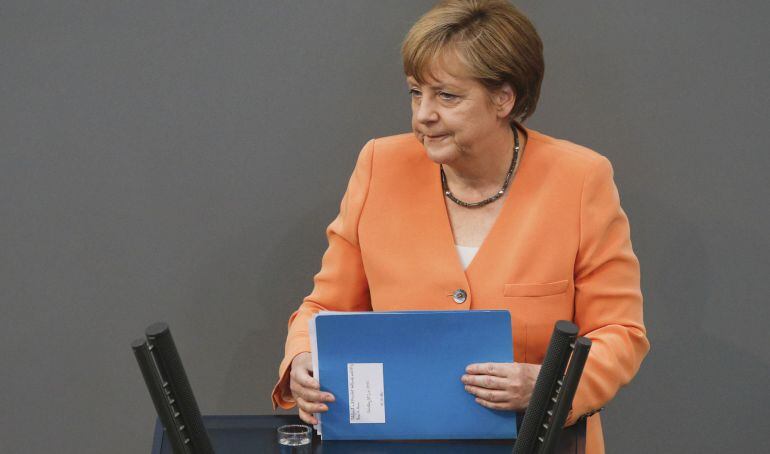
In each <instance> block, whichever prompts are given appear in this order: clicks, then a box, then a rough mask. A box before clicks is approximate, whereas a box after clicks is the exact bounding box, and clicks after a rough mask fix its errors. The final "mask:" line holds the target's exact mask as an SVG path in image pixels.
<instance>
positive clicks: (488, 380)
mask: <svg viewBox="0 0 770 454" xmlns="http://www.w3.org/2000/svg"><path fill="white" fill-rule="evenodd" d="M461 381H462V382H463V383H464V384H466V385H473V386H479V387H481V388H487V389H505V388H506V385H507V382H506V381H505V380H504V379H502V378H498V377H493V376H491V375H463V376H462V378H461Z"/></svg>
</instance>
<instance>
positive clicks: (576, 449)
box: [152, 415, 586, 454]
mask: <svg viewBox="0 0 770 454" xmlns="http://www.w3.org/2000/svg"><path fill="white" fill-rule="evenodd" d="M203 424H204V426H205V427H206V431H207V432H208V434H209V438H210V439H211V443H212V445H213V446H214V449H215V450H216V452H217V453H218V454H254V453H257V452H258V453H281V452H308V453H311V452H312V453H314V454H321V453H323V454H354V453H367V454H390V453H399V454H400V453H407V454H410V453H425V452H431V453H432V452H437V453H458V454H459V453H468V452H473V453H481V454H485V453H490V454H492V453H499V454H510V453H511V452H512V450H513V443H514V440H513V439H511V440H419V441H412V440H409V441H390V440H388V441H331V440H327V441H322V440H321V438H320V437H319V436H318V435H314V437H313V442H312V444H311V447H310V448H309V449H307V450H306V451H290V450H288V449H287V447H283V451H282V446H281V445H280V444H278V437H277V436H276V429H277V428H278V427H280V426H283V425H286V424H305V423H304V422H302V421H301V420H300V419H299V417H298V416H295V415H246V416H230V415H226V416H225V415H223V416H217V415H204V416H203ZM585 424H586V423H585V420H584V419H581V420H579V421H578V422H577V423H576V424H575V425H573V426H570V427H567V428H565V429H564V431H563V432H562V434H561V437H560V438H559V446H558V448H557V451H556V452H558V453H559V454H568V453H569V454H584V453H585V434H586V426H585ZM152 454H173V452H172V450H171V445H170V443H169V442H168V440H167V439H166V437H165V433H164V430H163V426H162V425H161V423H160V421H159V420H158V421H156V423H155V436H154V438H153V443H152Z"/></svg>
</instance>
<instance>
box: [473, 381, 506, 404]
mask: <svg viewBox="0 0 770 454" xmlns="http://www.w3.org/2000/svg"><path fill="white" fill-rule="evenodd" d="M465 390H466V391H468V392H469V393H471V394H473V395H474V396H476V397H478V398H479V399H482V400H485V401H487V402H496V403H500V402H507V401H508V395H507V394H506V393H505V391H492V390H489V389H485V388H479V387H478V386H470V385H465Z"/></svg>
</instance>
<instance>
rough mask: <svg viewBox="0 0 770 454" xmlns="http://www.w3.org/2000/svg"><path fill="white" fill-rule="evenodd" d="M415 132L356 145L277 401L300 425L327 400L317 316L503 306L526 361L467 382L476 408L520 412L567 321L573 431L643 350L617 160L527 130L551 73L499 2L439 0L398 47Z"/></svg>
mask: <svg viewBox="0 0 770 454" xmlns="http://www.w3.org/2000/svg"><path fill="white" fill-rule="evenodd" d="M402 56H403V62H404V71H405V74H406V82H407V86H408V89H409V93H410V96H411V103H412V133H409V134H401V135H397V136H390V137H384V138H378V139H372V140H371V141H369V142H368V143H367V144H366V145H365V146H364V148H363V150H362V151H361V154H360V156H359V158H358V162H357V164H356V168H355V170H354V172H353V175H352V177H351V179H350V183H349V185H348V188H347V191H346V193H345V196H344V197H343V200H342V204H341V207H340V213H339V215H338V217H337V218H336V219H335V220H334V221H333V222H332V223H331V224H330V225H329V227H328V229H327V237H328V240H329V247H328V249H327V251H326V253H325V254H324V257H323V262H322V266H321V271H320V272H319V273H318V274H317V275H316V277H315V287H314V289H313V292H312V293H311V294H310V295H309V296H308V297H307V298H305V300H304V302H303V303H302V305H301V306H300V307H299V309H298V310H297V311H296V312H295V313H294V314H292V316H291V318H290V319H289V334H288V337H287V341H286V356H285V358H284V360H283V362H282V363H281V366H280V370H279V377H280V379H279V382H278V384H277V385H276V388H275V390H274V392H273V402H274V405H277V406H281V407H283V408H291V407H292V406H293V405H294V404H296V405H298V406H299V415H300V418H302V420H304V421H306V422H308V423H312V424H315V423H317V421H316V418H315V417H314V416H313V413H319V412H324V411H326V410H327V409H328V407H327V406H326V404H325V402H331V401H333V400H334V396H332V395H330V394H329V393H326V392H321V391H320V386H319V383H318V382H317V381H316V380H314V379H313V377H312V364H311V359H310V354H309V353H308V352H309V351H310V347H309V340H308V334H307V326H308V320H309V319H310V318H311V317H312V316H313V314H314V313H316V312H317V311H319V310H338V311H365V310H375V311H391V310H474V309H484V310H491V309H505V310H508V311H510V314H511V323H512V326H511V329H512V332H513V338H514V341H513V350H514V358H516V362H514V363H511V364H506V363H490V364H471V365H468V368H467V370H466V374H465V375H463V376H462V377H458V380H460V381H462V383H464V384H465V389H466V390H467V392H468V393H470V394H472V395H474V396H475V398H476V402H478V404H479V405H482V406H484V407H487V408H491V409H497V410H510V411H522V410H524V409H525V408H526V407H527V405H528V403H529V399H530V396H531V394H532V390H533V388H534V382H535V378H536V377H537V374H538V372H539V369H540V366H539V364H541V363H542V360H543V357H544V355H545V350H546V346H547V343H548V340H549V338H550V334H551V331H552V328H553V324H554V322H555V321H556V320H560V319H567V320H573V321H574V322H575V323H576V324H577V325H578V326H579V327H580V334H581V335H583V336H586V337H588V338H590V339H591V340H592V341H593V347H592V349H591V354H590V355H589V359H588V362H587V364H586V366H585V369H584V373H583V377H582V380H581V383H580V386H579V388H578V391H577V394H576V396H575V399H574V403H573V410H572V412H571V413H570V415H569V417H568V420H567V424H568V425H569V424H573V423H574V422H575V421H576V420H577V419H578V418H580V417H587V418H588V421H587V445H586V449H587V451H586V452H589V453H597V452H603V451H604V447H603V439H602V434H601V426H600V421H599V415H595V413H596V412H597V411H598V410H600V409H601V408H602V406H603V405H604V404H605V403H606V402H608V401H609V400H610V399H611V398H612V397H613V396H614V395H615V393H616V392H617V390H618V389H619V388H620V386H623V385H625V384H627V383H628V382H629V381H630V380H631V378H632V377H633V376H634V374H635V373H636V371H637V370H638V368H639V365H640V364H641V361H642V359H643V358H644V356H645V355H646V353H647V351H648V349H649V343H648V341H647V338H646V336H645V333H646V331H645V328H644V324H643V321H642V297H641V292H640V289H639V265H638V261H637V259H636V256H635V255H634V253H633V250H632V248H631V242H630V234H629V226H628V220H627V217H626V215H625V214H624V212H623V210H622V209H621V207H620V201H619V198H618V192H617V189H616V188H615V185H614V182H613V179H612V168H611V166H610V164H609V162H608V161H607V159H606V158H604V157H602V156H601V155H599V154H598V153H596V152H594V151H591V150H589V149H587V148H584V147H581V146H578V145H575V144H573V143H570V142H567V141H564V140H558V139H554V138H552V137H549V136H547V135H545V134H542V133H539V132H537V131H534V130H532V129H528V128H526V127H524V126H522V124H521V121H523V120H525V119H526V118H527V117H529V116H530V115H532V113H533V112H534V110H535V106H536V103H537V100H538V97H539V91H540V84H541V81H542V77H543V68H544V65H543V56H542V44H541V42H540V38H539V37H538V35H537V32H536V31H535V29H534V27H533V26H532V24H531V23H530V22H529V21H528V20H527V19H526V17H524V16H523V15H522V14H521V13H519V12H518V11H517V10H516V9H515V8H514V7H513V6H511V5H510V4H508V3H507V2H506V1H504V0H497V1H494V0H490V1H482V0H464V1H461V0H455V1H446V2H442V3H440V4H438V5H437V6H436V7H434V8H433V9H432V10H431V11H429V12H428V13H427V14H425V15H424V16H423V17H422V18H421V19H420V20H419V21H418V22H417V23H416V24H415V25H414V26H413V27H412V29H411V30H410V31H409V33H408V34H407V36H406V39H405V41H404V43H403V47H402Z"/></svg>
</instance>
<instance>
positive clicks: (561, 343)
mask: <svg viewBox="0 0 770 454" xmlns="http://www.w3.org/2000/svg"><path fill="white" fill-rule="evenodd" d="M577 334H578V327H577V326H576V325H575V324H574V323H571V322H568V321H565V320H559V321H558V322H556V325H555V326H554V328H553V333H552V334H551V341H550V343H549V344H548V350H547V351H546V354H545V359H544V360H543V365H542V367H541V368H540V373H539V374H538V376H537V381H536V382H535V389H534V390H533V391H532V397H531V398H530V401H529V406H528V407H527V410H526V412H525V413H524V421H523V422H522V423H521V429H520V430H519V436H518V437H517V438H516V443H515V444H514V445H513V454H534V453H535V452H537V451H536V450H537V449H538V448H539V446H540V444H541V443H542V440H539V439H538V438H542V436H543V434H542V432H543V429H546V430H547V429H548V428H549V427H550V426H549V424H548V421H549V418H550V416H551V415H549V414H548V412H549V411H551V412H552V411H553V410H551V408H552V407H553V404H555V403H556V397H555V393H556V392H557V389H558V387H559V386H561V384H562V382H561V380H562V377H563V376H564V369H566V367H567V361H568V360H569V357H570V353H571V352H572V344H573V343H574V342H575V338H576V337H577Z"/></svg>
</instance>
